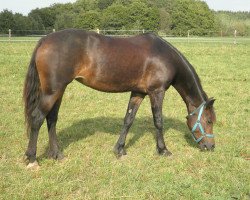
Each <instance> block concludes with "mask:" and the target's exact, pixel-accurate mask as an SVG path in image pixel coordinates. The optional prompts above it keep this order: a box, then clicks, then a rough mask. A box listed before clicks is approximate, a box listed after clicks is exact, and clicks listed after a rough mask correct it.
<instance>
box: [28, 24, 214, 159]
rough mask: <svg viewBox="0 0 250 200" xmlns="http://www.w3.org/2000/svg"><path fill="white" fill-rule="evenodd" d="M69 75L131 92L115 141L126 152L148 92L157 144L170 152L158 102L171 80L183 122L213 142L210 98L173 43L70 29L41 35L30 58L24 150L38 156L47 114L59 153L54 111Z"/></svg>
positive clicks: (201, 139) (208, 144)
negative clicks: (183, 108)
mask: <svg viewBox="0 0 250 200" xmlns="http://www.w3.org/2000/svg"><path fill="white" fill-rule="evenodd" d="M73 80H77V81H79V82H80V83H82V84H84V85H86V86H88V87H91V88H93V89H96V90H99V91H103V92H129V91H130V92H131V96H130V100H129V103H128V108H127V112H126V115H125V119H124V125H123V128H122V131H121V133H120V137H119V139H118V141H117V143H116V145H115V147H114V152H115V154H117V155H118V156H121V155H124V154H126V152H125V149H124V146H125V140H126V136H127V133H128V131H129V128H130V127H131V125H132V123H133V121H134V118H135V115H136V112H137V110H138V108H139V106H140V104H141V102H142V100H143V99H144V97H145V96H146V95H148V96H149V98H150V102H151V108H152V113H153V119H154V125H155V127H156V146H157V151H158V153H159V154H161V155H166V156H168V155H171V152H170V151H169V150H168V149H167V147H166V145H165V142H164V138H163V122H162V103H163V99H164V94H165V91H166V90H167V89H168V88H169V87H170V85H172V86H173V87H174V88H175V89H176V90H177V91H178V93H179V94H180V95H181V97H182V99H183V101H184V102H185V104H186V106H187V111H188V116H187V125H188V127H189V129H190V130H191V132H192V136H193V138H194V140H195V141H196V142H197V143H198V144H199V146H200V148H201V149H207V150H212V149H213V148H214V146H215V144H214V138H213V123H214V122H215V113H214V110H213V103H214V99H213V98H208V97H207V95H206V93H205V92H204V91H203V89H202V86H201V83H200V80H199V78H198V75H197V73H196V72H195V70H194V68H193V67H192V65H191V64H190V63H189V62H188V61H187V59H186V58H185V57H184V56H183V55H182V54H181V53H180V52H179V51H178V50H177V49H176V48H174V47H173V46H172V45H171V44H169V43H168V42H166V41H164V40H163V39H161V38H159V37H157V36H156V35H154V34H151V33H146V34H142V35H138V36H134V37H130V38H115V37H106V36H103V35H101V34H97V33H95V32H87V31H82V30H77V29H68V30H63V31H59V32H56V33H52V34H49V35H48V36H46V37H44V38H42V39H41V40H40V41H39V42H38V44H37V46H36V48H35V50H34V52H33V55H32V58H31V61H30V65H29V68H28V72H27V75H26V80H25V85H24V93H23V98H24V102H25V118H26V124H27V132H28V135H29V143H28V148H27V151H26V153H25V155H26V158H27V160H28V162H29V163H30V164H31V163H34V162H35V161H36V149H37V139H38V132H39V129H40V127H41V125H42V123H43V122H44V120H45V119H46V120H47V127H48V132H49V148H50V150H49V156H50V157H52V158H54V159H61V158H62V154H61V153H60V151H59V146H58V142H57V136H56V123H57V117H58V111H59V108H60V104H61V101H62V97H63V93H64V91H65V89H66V86H67V85H68V84H69V83H71V82H72V81H73Z"/></svg>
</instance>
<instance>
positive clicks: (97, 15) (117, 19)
mask: <svg viewBox="0 0 250 200" xmlns="http://www.w3.org/2000/svg"><path fill="white" fill-rule="evenodd" d="M232 21H233V23H232ZM249 26H250V23H249V12H245V13H244V12H240V13H231V12H215V11H212V10H210V9H209V7H208V5H207V4H206V3H205V2H204V1H200V0H77V1H76V2H75V3H66V4H53V5H51V6H50V7H46V8H40V9H38V8H37V9H34V10H32V11H31V12H30V13H29V14H28V16H24V15H22V14H20V13H13V12H12V11H9V10H3V11H2V12H1V13H0V33H7V32H8V29H12V30H13V31H14V32H13V34H16V35H22V34H23V35H27V34H46V33H48V32H51V31H52V30H53V29H56V30H62V29H66V28H80V29H87V30H93V29H97V28H98V29H105V30H114V29H115V30H129V29H130V30H131V29H132V30H142V29H145V30H147V31H152V32H158V33H159V32H161V33H164V34H169V35H176V36H186V35H187V31H189V32H190V34H191V35H199V36H206V35H214V34H217V33H219V32H221V30H223V31H224V33H223V34H224V35H227V34H229V35H232V31H233V30H234V29H237V30H238V34H239V35H249V34H250V29H249ZM31 30H32V31H31Z"/></svg>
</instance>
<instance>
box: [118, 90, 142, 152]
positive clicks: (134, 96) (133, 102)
mask: <svg viewBox="0 0 250 200" xmlns="http://www.w3.org/2000/svg"><path fill="white" fill-rule="evenodd" d="M144 97H145V94H140V93H135V92H132V93H131V96H130V100H129V103H128V108H127V112H126V115H125V118H124V125H123V128H122V131H121V133H120V137H119V139H118V141H117V143H116V145H115V147H114V153H115V154H116V155H117V156H118V157H120V156H122V155H126V151H125V149H124V146H125V140H126V136H127V134H128V131H129V128H130V127H131V125H132V123H133V121H134V119H135V115H136V112H137V110H138V109H139V106H140V104H141V102H142V100H143V99H144Z"/></svg>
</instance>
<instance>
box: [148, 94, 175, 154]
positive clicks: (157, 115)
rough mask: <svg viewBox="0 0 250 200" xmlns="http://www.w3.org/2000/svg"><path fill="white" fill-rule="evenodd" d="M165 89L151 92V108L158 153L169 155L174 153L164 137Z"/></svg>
mask: <svg viewBox="0 0 250 200" xmlns="http://www.w3.org/2000/svg"><path fill="white" fill-rule="evenodd" d="M164 94H165V91H155V92H152V93H150V94H149V98H150V102H151V108H152V113H153V118H154V125H155V127H156V144H157V150H158V153H159V154H161V155H166V156H169V155H171V154H172V153H171V152H170V151H168V149H167V147H166V145H165V142H164V138H163V120H162V103H163V99H164Z"/></svg>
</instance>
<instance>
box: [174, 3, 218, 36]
mask: <svg viewBox="0 0 250 200" xmlns="http://www.w3.org/2000/svg"><path fill="white" fill-rule="evenodd" d="M171 21H172V25H171V30H172V33H173V34H177V35H186V34H187V31H188V30H190V31H191V34H194V35H207V34H209V31H214V30H215V29H214V27H215V17H214V14H213V12H212V11H211V10H209V8H208V6H207V4H206V3H205V2H202V1H195V0H177V1H176V4H175V6H174V8H173V11H172V13H171Z"/></svg>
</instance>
